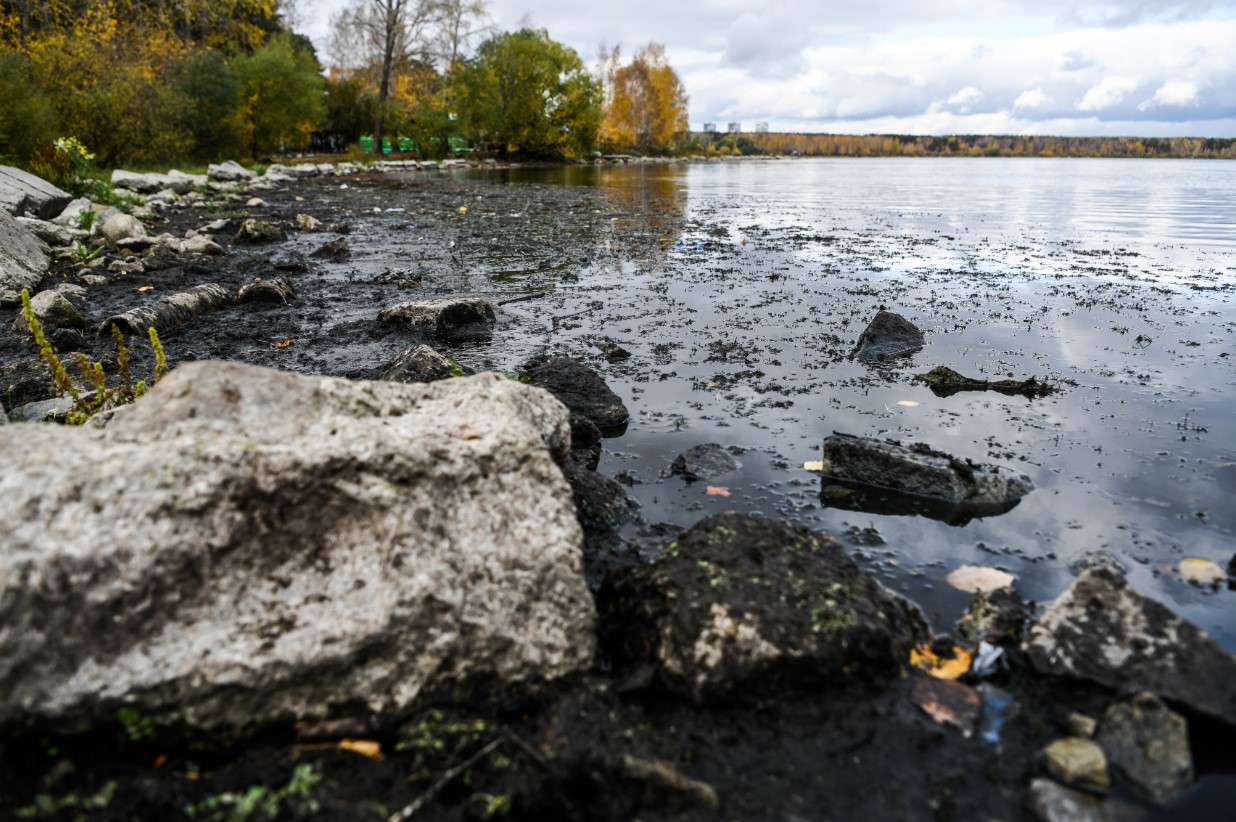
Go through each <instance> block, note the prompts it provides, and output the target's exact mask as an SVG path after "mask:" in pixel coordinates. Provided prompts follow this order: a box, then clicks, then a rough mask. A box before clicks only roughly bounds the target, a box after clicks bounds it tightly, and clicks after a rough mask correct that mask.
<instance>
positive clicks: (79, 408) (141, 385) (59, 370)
mask: <svg viewBox="0 0 1236 822" xmlns="http://www.w3.org/2000/svg"><path fill="white" fill-rule="evenodd" d="M21 310H22V315H23V316H24V317H25V318H26V326H27V327H28V328H29V329H30V334H31V335H32V336H33V337H34V343H35V345H36V346H38V349H39V356H40V357H41V358H42V359H43V362H44V363H46V364H47V368H48V370H50V371H51V376H52V383H53V384H54V385H55V387H56V394H57V396H61V397H63V396H66V395H67V396H70V397H72V398H73V408H72V410H70V411H69V413H68V415H67V417H66V421H67V422H68V423H69V424H70V425H81V424H82V423H84V422H86V421H87V420H89V419H90V418H91V417H93V416H94V415H95V414H97V413H99V412H100V411H107V410H109V409H112V408H119V407H120V406H122V405H128V404H129V403H131V402H133V401H134V400H136V399H137V398H138V397H140V396H142V395H143V394H145V393H146V390H147V388H148V387H149V386H148V385H147V383H146V381H145V380H138V381H137V382H134V381H133V375H132V372H131V371H130V370H129V349H128V347H127V346H126V345H125V344H124V335H123V334H121V333H120V329H119V328H117V327H116V326H114V325H113V326H112V327H111V331H112V341H113V342H114V343H115V344H116V370H117V372H118V374H119V377H120V384H119V385H108V383H107V374H106V373H105V372H104V370H103V363H101V362H94V361H92V360H91V359H90V358H89V357H87V356H86V355H85V354H83V353H82V352H80V351H78V352H77V353H76V357H75V358H76V361H77V370H78V372H79V373H80V374H81V376H82V379H83V380H85V384H87V385H89V386H91V387H92V388H93V389H94V390H93V391H87V392H83V391H82V390H81V389H79V388H78V386H77V384H76V383H74V382H73V379H72V378H71V377H69V372H68V371H67V370H66V369H65V367H64V363H63V362H61V360H60V357H59V356H58V355H57V353H56V349H55V348H53V347H52V344H51V342H50V341H49V340H48V339H47V335H46V334H44V333H43V324H42V323H40V322H39V318H38V317H36V316H35V315H34V308H33V307H32V306H31V305H30V292H29V291H28V290H27V289H24V288H23V289H22V292H21ZM148 331H149V335H150V347H151V349H152V350H153V351H154V355H155V370H154V376H153V378H152V379H151V381H150V383H149V385H154V384H155V383H157V382H158V381H159V380H160V379H162V378H163V375H164V374H166V373H167V356H166V354H165V353H164V351H163V343H162V342H160V340H159V334H158V332H157V331H155V329H153V328H151V329H148Z"/></svg>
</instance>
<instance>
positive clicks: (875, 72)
mask: <svg viewBox="0 0 1236 822" xmlns="http://www.w3.org/2000/svg"><path fill="white" fill-rule="evenodd" d="M309 2H310V8H309V9H308V11H309V14H308V18H309V21H308V22H307V24H306V25H305V26H304V27H303V28H305V29H306V30H307V33H308V34H309V35H310V36H312V37H313V38H314V40H315V41H316V42H317V43H318V44H319V47H320V48H322V49H323V50H324V47H325V45H326V43H325V32H326V18H327V17H328V16H329V13H330V11H331V10H332V9H334V8H337V7H338V6H340V5H341V4H342V3H343V0H309ZM488 6H489V9H490V12H491V15H492V17H493V21H494V23H495V24H496V25H497V27H498V28H499V29H501V30H508V31H509V30H513V29H516V28H519V27H520V25H521V24H523V23H529V22H530V23H531V24H532V25H533V26H535V27H537V28H545V29H547V30H548V31H549V34H550V36H551V37H553V38H554V39H556V40H559V41H561V42H564V43H566V44H568V45H570V46H572V47H573V48H574V49H575V50H576V51H578V52H579V54H580V56H581V57H582V58H583V59H584V60H585V62H587V63H588V64H589V65H592V64H594V63H595V61H596V58H597V55H598V54H599V50H600V46H601V44H602V43H605V44H609V45H611V46H612V45H614V44H616V43H620V44H622V46H623V49H624V52H625V53H626V54H628V55H629V54H631V53H632V52H634V51H635V50H636V48H637V47H638V46H639V45H641V44H643V43H646V42H649V41H655V42H659V43H663V44H665V46H666V50H667V54H668V56H669V60H670V63H671V64H672V65H673V66H674V68H675V69H676V70H677V71H678V74H679V77H681V78H682V81H683V84H684V85H685V86H686V89H687V93H688V95H689V96H690V112H691V113H690V119H691V126H692V128H694V129H698V128H700V127H702V125H703V124H704V123H705V122H712V123H717V124H718V126H719V127H720V128H722V129H724V127H725V124H726V123H729V122H740V123H742V124H743V126H744V127H745V128H746V129H747V130H751V129H753V128H754V126H755V124H756V123H759V122H766V123H768V126H769V129H770V130H771V131H827V132H842V133H857V134H865V133H910V134H1061V135H1138V136H1202V137H1236V0H1193V1H1192V2H1174V1H1173V0H1112V1H1111V2H1103V3H1092V2H1070V1H1069V0H983V2H972V1H971V0H866V1H865V2H863V3H855V2H848V3H840V2H832V3H825V2H811V0H771V2H769V3H767V4H765V8H760V4H758V3H752V2H751V0H741V2H739V0H610V2H605V3H599V2H592V0H489V2H488Z"/></svg>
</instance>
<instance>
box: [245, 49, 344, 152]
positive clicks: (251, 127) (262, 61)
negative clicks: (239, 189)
mask: <svg viewBox="0 0 1236 822" xmlns="http://www.w3.org/2000/svg"><path fill="white" fill-rule="evenodd" d="M321 70H322V68H321V66H320V65H319V64H318V59H317V57H316V56H314V53H313V49H312V47H311V46H309V45H307V44H306V42H305V41H304V39H303V38H297V37H295V36H293V35H290V34H286V33H284V34H277V35H275V36H274V37H271V38H270V39H269V40H267V41H266V43H265V45H263V46H262V47H261V48H260V49H258V50H257V51H255V52H254V53H253V55H252V56H251V57H243V58H240V59H238V60H237V61H236V62H235V65H234V71H235V72H236V77H237V79H238V80H239V81H240V87H241V101H242V102H241V115H242V127H241V133H242V134H243V135H244V142H245V144H246V145H248V147H249V152H250V154H252V156H254V157H259V156H261V155H263V154H265V153H268V152H272V151H280V150H289V149H293V148H301V147H304V146H305V145H307V144H308V142H309V135H310V134H311V133H312V132H313V131H314V130H315V129H317V127H318V126H319V125H320V124H321V123H322V121H323V120H324V119H325V116H326V103H325V83H326V81H325V80H323V79H322V75H321Z"/></svg>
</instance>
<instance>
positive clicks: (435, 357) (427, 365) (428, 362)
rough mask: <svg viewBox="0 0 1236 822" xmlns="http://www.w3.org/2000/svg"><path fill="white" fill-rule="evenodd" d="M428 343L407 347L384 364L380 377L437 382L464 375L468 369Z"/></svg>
mask: <svg viewBox="0 0 1236 822" xmlns="http://www.w3.org/2000/svg"><path fill="white" fill-rule="evenodd" d="M456 368H457V366H454V365H452V364H451V361H450V360H449V359H447V358H446V357H445V356H443V355H442V354H440V353H438V352H437V351H435V350H433V349H432V348H430V347H429V346H427V345H424V344H421V345H415V346H412V347H411V348H405V349H404V350H403V351H400V352H399V353H398V354H396V355H395V356H394V358H392V359H391V361H390V362H388V363H387V364H386V365H385V366H383V368H382V371H381V373H380V374H379V376H378V379H381V380H392V381H394V382H435V381H436V380H445V379H448V378H450V377H458V376H464V374H466V373H471V372H470V371H467V370H466V369H464V368H463V367H462V366H458V372H456Z"/></svg>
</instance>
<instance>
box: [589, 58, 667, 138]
mask: <svg viewBox="0 0 1236 822" xmlns="http://www.w3.org/2000/svg"><path fill="white" fill-rule="evenodd" d="M604 73H605V120H604V121H603V123H602V125H601V133H600V140H601V144H602V145H604V146H605V147H606V148H608V149H610V150H618V151H621V150H629V149H636V150H639V151H644V152H650V153H662V152H665V151H669V150H670V149H672V148H674V147H675V146H676V145H677V144H678V143H680V142H681V141H682V140H683V139H684V138H685V137H686V136H687V94H686V91H685V89H683V87H682V82H681V81H680V80H679V79H678V74H677V73H676V72H675V71H674V69H673V68H672V67H671V66H670V65H669V63H668V62H667V61H666V59H665V46H663V45H661V44H660V43H649V44H648V45H646V46H644V47H643V48H642V49H640V50H639V52H638V53H636V55H635V57H634V58H633V59H632V60H631V62H630V63H628V64H626V65H623V64H622V62H621V55H620V47H617V46H615V47H614V50H613V51H612V52H611V53H610V54H609V55H608V57H607V59H606V63H605V72H604Z"/></svg>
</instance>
